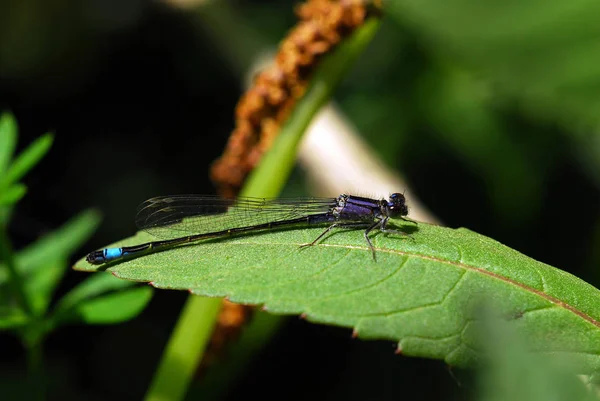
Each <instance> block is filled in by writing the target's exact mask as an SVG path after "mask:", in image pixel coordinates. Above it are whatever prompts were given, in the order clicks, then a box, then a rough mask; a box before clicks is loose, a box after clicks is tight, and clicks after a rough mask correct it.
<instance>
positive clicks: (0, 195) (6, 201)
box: [0, 183, 27, 206]
mask: <svg viewBox="0 0 600 401" xmlns="http://www.w3.org/2000/svg"><path fill="white" fill-rule="evenodd" d="M26 193H27V187H26V186H25V185H23V184H20V183H16V184H13V185H11V186H10V187H8V188H7V189H5V190H4V191H2V192H0V206H10V205H12V204H14V203H17V202H18V201H20V200H21V198H23V197H24V196H25V194H26Z"/></svg>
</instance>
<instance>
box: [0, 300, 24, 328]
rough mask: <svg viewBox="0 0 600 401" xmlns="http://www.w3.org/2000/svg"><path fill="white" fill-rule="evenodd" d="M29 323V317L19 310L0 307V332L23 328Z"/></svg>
mask: <svg viewBox="0 0 600 401" xmlns="http://www.w3.org/2000/svg"><path fill="white" fill-rule="evenodd" d="M27 322H29V317H28V316H27V314H26V313H25V312H23V311H22V310H21V309H18V308H14V307H7V306H0V330H9V329H14V328H15V327H21V326H24V325H25V324H27Z"/></svg>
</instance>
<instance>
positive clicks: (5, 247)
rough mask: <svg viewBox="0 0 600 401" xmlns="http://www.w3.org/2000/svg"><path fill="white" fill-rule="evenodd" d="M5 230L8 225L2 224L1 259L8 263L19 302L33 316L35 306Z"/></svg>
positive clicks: (11, 284)
mask: <svg viewBox="0 0 600 401" xmlns="http://www.w3.org/2000/svg"><path fill="white" fill-rule="evenodd" d="M5 230H6V227H5V226H4V225H2V224H0V260H3V261H4V264H5V265H6V268H7V270H8V275H9V285H10V287H11V289H12V292H13V294H14V296H15V298H16V299H17V302H18V303H19V305H20V306H21V309H22V310H23V311H25V313H26V314H27V315H28V316H30V317H31V316H32V315H33V308H32V307H31V305H30V304H29V299H28V298H27V296H26V294H25V283H24V282H23V279H22V278H21V275H20V274H19V272H18V271H17V266H16V264H15V258H14V253H13V250H12V246H11V244H10V241H9V239H8V235H6V231H5Z"/></svg>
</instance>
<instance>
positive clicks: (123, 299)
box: [52, 274, 152, 324]
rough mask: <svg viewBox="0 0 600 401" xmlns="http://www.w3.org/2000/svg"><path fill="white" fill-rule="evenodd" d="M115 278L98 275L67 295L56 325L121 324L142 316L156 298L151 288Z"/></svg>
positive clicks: (55, 316)
mask: <svg viewBox="0 0 600 401" xmlns="http://www.w3.org/2000/svg"><path fill="white" fill-rule="evenodd" d="M136 284H137V283H135V282H131V281H126V280H120V279H118V278H116V277H113V276H112V275H111V274H94V275H93V276H90V277H88V278H87V279H86V280H84V281H83V282H82V283H80V284H79V285H78V286H77V287H75V288H73V289H72V290H71V291H69V293H67V294H66V295H65V296H64V297H63V298H62V299H61V300H60V301H59V302H58V304H57V306H56V308H55V310H54V313H53V317H52V319H53V321H54V322H55V323H58V322H72V321H82V322H85V323H90V324H92V323H93V324H108V323H118V322H122V321H124V320H128V319H131V318H132V317H134V316H136V315H137V314H139V313H140V312H141V311H142V310H143V309H144V307H145V306H146V304H147V303H148V302H149V301H150V298H151V297H152V289H151V288H150V287H139V288H133V289H132V288H131V287H132V286H134V285H136Z"/></svg>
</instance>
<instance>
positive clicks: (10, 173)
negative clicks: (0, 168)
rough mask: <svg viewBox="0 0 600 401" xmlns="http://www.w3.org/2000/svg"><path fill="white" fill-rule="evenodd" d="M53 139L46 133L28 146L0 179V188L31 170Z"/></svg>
mask: <svg viewBox="0 0 600 401" xmlns="http://www.w3.org/2000/svg"><path fill="white" fill-rule="evenodd" d="M53 140H54V138H53V136H52V134H51V133H46V134H44V135H42V136H41V137H39V138H38V139H36V140H35V141H34V142H33V143H32V144H30V145H29V146H28V147H27V148H26V149H25V150H23V152H21V153H20V154H19V155H18V156H17V158H16V159H15V160H14V161H13V162H12V164H11V165H10V167H9V168H8V170H7V171H6V175H5V176H4V177H2V178H1V179H0V188H2V187H6V186H8V185H10V184H13V183H15V182H16V181H18V180H20V179H21V177H23V176H24V175H25V174H26V173H27V172H28V171H29V170H31V169H32V168H33V167H34V166H35V165H36V164H37V163H38V162H39V161H40V159H41V158H42V157H44V155H45V154H46V152H48V150H49V149H50V146H52V142H53Z"/></svg>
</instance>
